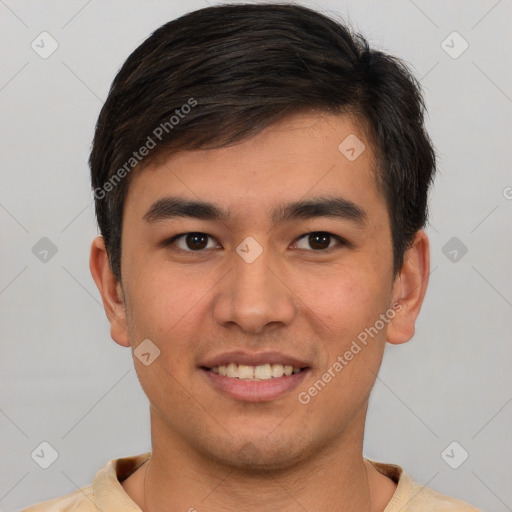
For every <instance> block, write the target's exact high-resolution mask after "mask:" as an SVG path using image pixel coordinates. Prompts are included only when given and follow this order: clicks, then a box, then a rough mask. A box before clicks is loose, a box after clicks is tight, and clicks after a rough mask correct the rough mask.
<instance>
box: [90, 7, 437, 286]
mask: <svg viewBox="0 0 512 512" xmlns="http://www.w3.org/2000/svg"><path fill="white" fill-rule="evenodd" d="M309 110H316V111H321V112H327V113H333V114H343V113H351V114H355V115H356V116H357V117H358V119H360V120H361V121H362V122H363V124H364V126H366V127H367V128H368V130H367V131H368V136H369V137H370V139H371V142H372V148H373V150H374V153H375V155H376V177H377V182H378V184H379V186H380V190H382V192H383V194H384V197H385V199H386V202H387V206H388V211H389V216H390V223H391V232H392V244H393V264H394V270H395V272H398V271H399V270H400V268H401V267H402V264H403V256H404V252H405V251H406V250H407V248H408V247H409V246H410V244H411V243H412V241H413V239H414V236H415V234H416V232H417V231H418V230H419V229H421V228H422V227H424V225H425V223H426V220H427V196H428V188H429V185H430V183H431V181H432V179H433V174H434V172H435V153H434V149H433V147H432V143H431V142H430V139H429V137H428V134H427V133H426V131H425V128H424V112H425V106H424V102H423V98H422V94H421V89H420V85H419V83H418V81H417V80H416V79H415V78H414V77H413V75H412V74H411V72H410V71H409V69H408V68H407V66H406V65H405V64H404V63H403V62H402V61H401V60H400V59H398V58H396V57H393V56H390V55H387V54H385V53H383V52H381V51H379V50H375V49H372V48H370V46H369V44H368V42H367V41H366V40H365V38H364V37H362V36H361V35H359V34H355V33H353V32H352V31H351V30H349V29H348V28H347V27H346V26H344V24H343V23H341V22H338V21H335V20H334V19H331V18H329V17H327V16H324V15H323V14H320V13H319V12H316V11H314V10H311V9H309V8H306V7H303V6H299V5H294V4H274V3H260V4H224V5H219V6H215V7H207V8H204V9H200V10H197V11H194V12H191V13H188V14H186V15H184V16H181V17H180V18H178V19H176V20H173V21H170V22H168V23H166V24H165V25H163V26H162V27H160V28H159V29H157V30H156V31H155V32H154V33H153V34H152V35H151V36H150V37H149V38H148V39H146V40H145V41H144V42H143V43H142V44H141V45H140V46H139V47H138V48H137V49H136V50H135V51H134V52H133V53H132V54H131V55H130V56H129V57H128V59H127V60H126V62H125V63H124V65H123V66H122V68H121V69H120V71H119V72H118V74H117V76H116V77H115V79H114V81H113V83H112V86H111V88H110V91H109V94H108V98H107V100H106V102H105V104H104V106H103V108H102V110H101V113H100V115H99V118H98V122H97V125H96V131H95V135H94V141H93V147H92V151H91V155H90V158H89V164H90V167H91V178H92V188H93V191H94V197H95V205H96V216H97V220H98V225H99V228H100V232H101V234H102V235H103V237H104V240H105V245H106V248H107V252H108V255H109V262H110V266H111V269H112V271H113V273H114V275H115V276H116V278H117V279H118V280H121V232H122V225H123V206H124V202H125V198H126V194H127V190H128V186H129V183H130V177H131V176H132V173H131V172H130V171H131V169H133V168H137V172H139V171H140V170H141V169H142V168H144V167H145V166H146V165H148V164H149V163H150V162H154V161H155V158H157V156H167V155H170V154H172V152H175V151H181V150H193V149H212V148H220V147H225V146H227V145H229V144H231V143H236V142H240V141H242V140H245V139H248V138H250V137H251V136H254V135H256V134H257V133H258V132H260V131H261V130H263V129H264V128H266V127H268V126H270V125H271V124H272V123H274V122H275V121H277V120H280V119H282V118H284V117H285V116H288V115H291V114H294V113H298V112H301V111H309ZM340 142H341V141H340ZM139 148H140V152H139ZM143 148H145V150H144V149H143ZM134 152H135V153H134Z"/></svg>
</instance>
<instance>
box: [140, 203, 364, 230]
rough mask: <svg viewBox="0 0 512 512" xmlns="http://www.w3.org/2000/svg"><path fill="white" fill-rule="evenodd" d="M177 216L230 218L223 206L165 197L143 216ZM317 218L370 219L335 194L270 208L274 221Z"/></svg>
mask: <svg viewBox="0 0 512 512" xmlns="http://www.w3.org/2000/svg"><path fill="white" fill-rule="evenodd" d="M177 217H188V218H193V219H200V220H210V221H227V220H229V218H230V213H229V212H228V211H227V210H225V209H223V208H221V207H220V206H217V205H215V204H213V203H209V202H206V201H197V200H189V199H184V198H180V197H164V198H161V199H158V200H157V201H155V202H154V203H153V204H152V205H151V207H150V208H149V209H148V211H147V212H146V213H145V214H144V217H143V219H144V220H145V221H146V222H148V223H154V222H158V221H161V220H168V219H173V218H177ZM317 217H330V218H335V219H343V220H349V221H352V222H354V223H355V224H358V225H361V226H362V225H363V224H364V223H365V222H366V220H367V214H366V212H365V211H364V210H363V209H362V208H361V207H359V206H357V205H356V204H355V203H353V202H352V201H349V200H348V199H345V198H343V197H332V196H320V197H313V198H310V199H307V200H303V201H296V202H292V203H287V204H284V205H278V206H277V207H275V208H274V209H273V210H272V211H271V215H270V218H271V219H272V221H273V222H274V224H284V223H285V222H290V221H293V220H299V219H313V218H317Z"/></svg>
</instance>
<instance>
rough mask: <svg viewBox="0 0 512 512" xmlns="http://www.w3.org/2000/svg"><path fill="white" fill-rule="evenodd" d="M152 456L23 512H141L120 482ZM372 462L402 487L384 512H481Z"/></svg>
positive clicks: (114, 465)
mask: <svg viewBox="0 0 512 512" xmlns="http://www.w3.org/2000/svg"><path fill="white" fill-rule="evenodd" d="M150 455H151V453H150V452H149V453H144V454H142V455H137V456H134V457H125V458H123V459H114V460H111V461H109V462H108V463H107V464H106V465H105V466H104V467H103V468H101V469H100V470H99V471H98V473H97V474H96V476H95V477H94V480H93V483H92V485H89V486H88V487H84V488H82V489H80V490H78V491H75V492H73V493H71V494H68V495H66V496H63V497H61V498H56V499H53V500H50V501H45V502H44V503H40V504H39V505H34V506H32V507H29V508H25V509H24V510H22V512H98V511H101V512H141V509H140V508H139V507H138V506H137V505H136V504H135V502H134V501H133V500H132V499H131V498H130V497H129V496H128V494H126V492H125V490H124V489H123V487H122V485H121V484H120V481H122V480H124V479H125V478H128V476H130V475H131V474H132V473H133V472H134V471H135V470H136V469H137V468H138V467H139V466H140V465H141V464H143V463H144V462H145V461H146V460H147V459H148V458H149V456H150ZM369 462H371V463H372V464H373V465H374V466H375V467H376V468H377V469H378V470H379V471H380V472H381V473H383V474H385V475H386V476H388V477H389V478H391V479H392V480H393V481H394V482H396V483H397V484H398V485H397V488H396V490H395V493H394V494H393V498H392V499H391V501H390V502H389V503H388V506H387V507H386V509H385V510H384V512H427V511H428V512H432V511H435V512H479V511H478V509H476V508H474V507H472V506H471V505H468V504H467V503H464V502H463V501H460V500H457V499H455V498H450V497H448V496H444V495H442V494H439V493H437V492H435V491H433V490H431V489H429V488H428V487H423V486H422V485H420V484H418V483H416V482H413V481H412V480H411V478H410V477H409V476H408V475H407V474H406V473H405V472H404V470H403V469H402V468H401V467H400V466H395V465H393V464H382V463H380V462H373V461H369Z"/></svg>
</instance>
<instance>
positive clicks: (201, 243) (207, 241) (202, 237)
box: [169, 232, 217, 252]
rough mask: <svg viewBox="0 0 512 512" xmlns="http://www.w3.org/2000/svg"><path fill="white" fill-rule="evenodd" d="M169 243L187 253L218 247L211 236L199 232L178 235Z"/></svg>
mask: <svg viewBox="0 0 512 512" xmlns="http://www.w3.org/2000/svg"><path fill="white" fill-rule="evenodd" d="M169 243H170V244H174V245H176V247H178V248H179V249H181V250H182V251H187V252H200V251H202V250H203V249H213V248H215V247H217V244H215V243H214V242H213V239H212V237H211V236H210V235H207V234H206V233H198V232H192V233H183V234H181V235H177V236H175V237H174V238H172V239H171V240H170V242H169Z"/></svg>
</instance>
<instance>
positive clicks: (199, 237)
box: [187, 233, 208, 249]
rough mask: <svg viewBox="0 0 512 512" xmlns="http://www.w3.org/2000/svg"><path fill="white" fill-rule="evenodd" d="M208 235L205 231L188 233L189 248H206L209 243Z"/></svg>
mask: <svg viewBox="0 0 512 512" xmlns="http://www.w3.org/2000/svg"><path fill="white" fill-rule="evenodd" d="M207 243H208V242H207V241H206V236H205V235H204V234H203V233H191V234H189V235H187V246H188V248H189V249H204V248H205V247H206V245H207Z"/></svg>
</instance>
